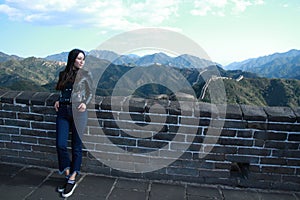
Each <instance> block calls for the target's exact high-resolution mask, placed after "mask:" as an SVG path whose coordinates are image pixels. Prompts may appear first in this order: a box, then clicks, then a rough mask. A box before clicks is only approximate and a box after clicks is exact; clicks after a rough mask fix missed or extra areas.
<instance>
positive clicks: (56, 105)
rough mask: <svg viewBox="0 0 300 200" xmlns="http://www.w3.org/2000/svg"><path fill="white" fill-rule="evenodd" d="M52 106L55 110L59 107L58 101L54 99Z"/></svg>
mask: <svg viewBox="0 0 300 200" xmlns="http://www.w3.org/2000/svg"><path fill="white" fill-rule="evenodd" d="M54 108H55V111H56V112H57V111H58V108H59V101H55V103H54Z"/></svg>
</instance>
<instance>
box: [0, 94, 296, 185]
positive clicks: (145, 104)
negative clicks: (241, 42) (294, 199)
mask: <svg viewBox="0 0 300 200" xmlns="http://www.w3.org/2000/svg"><path fill="white" fill-rule="evenodd" d="M57 98H58V94H54V93H43V92H28V91H6V90H0V161H1V162H10V163H22V164H29V165H36V166H44V167H50V168H57V156H56V148H55V134H56V131H55V120H56V112H55V110H54V108H53V104H54V101H55V100H56V99H57ZM225 108H226V112H224V113H222V111H225ZM82 139H83V144H84V152H83V164H82V171H85V172H92V173H101V174H105V175H112V176H122V177H134V178H144V179H153V180H157V179H159V180H172V181H186V182H192V183H205V184H221V185H230V186H241V187H255V188H268V189H283V190H299V188H300V108H289V107H257V106H248V105H227V106H225V107H224V105H212V104H208V103H199V102H197V103H195V102H192V101H185V102H183V103H182V102H180V101H179V102H178V101H167V100H156V99H142V98H128V97H127V98H125V97H112V98H111V97H97V98H96V99H95V101H94V103H92V105H89V121H88V126H87V128H86V133H85V134H84V135H83V136H82Z"/></svg>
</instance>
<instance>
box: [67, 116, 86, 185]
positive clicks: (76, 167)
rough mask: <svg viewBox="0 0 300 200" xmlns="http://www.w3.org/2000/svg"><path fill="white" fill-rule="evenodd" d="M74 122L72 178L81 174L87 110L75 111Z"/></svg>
mask: <svg viewBox="0 0 300 200" xmlns="http://www.w3.org/2000/svg"><path fill="white" fill-rule="evenodd" d="M73 118H74V124H73V126H72V165H71V174H70V179H71V180H72V179H73V180H75V177H76V175H78V174H79V172H80V168H81V163H82V140H81V138H82V136H83V134H84V132H85V128H86V125H87V120H88V115H87V111H85V112H78V111H74V112H73Z"/></svg>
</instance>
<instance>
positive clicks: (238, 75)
mask: <svg viewBox="0 0 300 200" xmlns="http://www.w3.org/2000/svg"><path fill="white" fill-rule="evenodd" d="M64 66H65V63H64V62H58V61H50V60H46V59H42V58H35V57H29V58H25V59H22V58H19V59H16V58H15V57H10V56H8V57H7V56H6V59H5V60H4V61H0V88H3V89H11V90H30V91H48V92H55V90H54V87H55V84H56V82H57V78H58V73H59V71H61V70H62V69H63V68H64ZM85 67H86V68H88V69H89V70H91V71H92V75H93V79H94V80H95V82H96V83H95V87H96V88H97V89H96V94H97V95H99V96H109V95H112V94H113V92H116V93H117V94H119V95H127V94H132V95H134V96H138V97H143V98H147V97H152V96H157V95H160V94H167V95H169V97H170V98H173V97H174V94H173V92H174V91H172V89H170V88H167V87H165V86H164V84H159V82H160V83H167V85H169V86H174V88H180V87H181V83H183V80H182V77H184V79H185V80H187V81H188V83H189V84H190V88H193V91H194V92H195V94H196V96H197V98H198V99H199V100H200V101H205V102H210V101H211V100H210V94H209V91H208V90H205V86H206V85H207V83H208V82H210V83H213V82H214V81H222V82H223V84H224V87H225V91H226V98H227V103H229V104H247V105H258V106H290V107H298V106H299V105H300V80H297V79H279V78H272V79H271V78H259V77H258V76H257V75H255V74H253V73H250V72H244V71H242V70H224V69H223V68H222V67H220V66H216V65H212V66H209V67H206V68H202V69H199V68H198V69H195V68H178V67H172V66H170V65H167V66H164V65H161V64H152V65H150V66H148V67H145V66H144V67H138V66H136V67H131V66H128V65H116V64H113V63H111V62H109V61H107V60H104V59H99V58H97V57H94V56H88V57H87V59H86V65H85ZM143 70H149V73H144V71H143ZM171 70H174V71H172V73H171ZM169 72H170V73H169ZM131 74H133V75H134V76H131ZM120 81H123V82H122V84H119V83H120ZM141 81H142V82H141ZM143 81H144V82H143ZM137 83H139V84H140V85H141V87H138V88H134V87H135V86H136V84H137ZM144 83H145V84H144ZM117 86H118V87H117ZM180 92H183V93H189V91H186V90H185V88H182V91H180ZM214 92H217V91H214ZM114 94H115V93H114ZM220 103H222V102H220Z"/></svg>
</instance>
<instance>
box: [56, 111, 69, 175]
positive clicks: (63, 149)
mask: <svg viewBox="0 0 300 200" xmlns="http://www.w3.org/2000/svg"><path fill="white" fill-rule="evenodd" d="M66 114H67V113H66V110H65V109H64V108H60V109H59V111H58V114H57V118H56V150H57V156H58V166H59V172H60V174H62V173H65V174H66V175H69V173H70V170H69V169H70V163H71V161H70V157H69V153H68V149H67V146H68V136H69V120H68V118H67V116H66Z"/></svg>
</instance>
